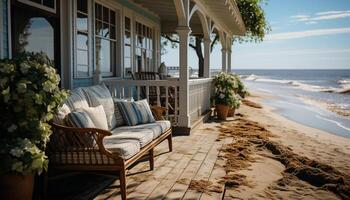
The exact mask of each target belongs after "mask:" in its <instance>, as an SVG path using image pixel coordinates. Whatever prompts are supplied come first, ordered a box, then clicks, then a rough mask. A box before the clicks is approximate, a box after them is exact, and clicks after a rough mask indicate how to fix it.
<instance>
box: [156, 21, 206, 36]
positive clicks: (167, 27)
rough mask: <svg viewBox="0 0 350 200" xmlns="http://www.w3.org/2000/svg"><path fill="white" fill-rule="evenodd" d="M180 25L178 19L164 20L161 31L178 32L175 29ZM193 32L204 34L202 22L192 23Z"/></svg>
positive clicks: (166, 32) (167, 32)
mask: <svg viewBox="0 0 350 200" xmlns="http://www.w3.org/2000/svg"><path fill="white" fill-rule="evenodd" d="M177 27H178V23H177V21H162V23H161V31H162V33H164V34H172V33H176V32H175V31H174V30H176V28H177ZM191 34H192V35H196V34H203V28H202V25H200V24H191Z"/></svg>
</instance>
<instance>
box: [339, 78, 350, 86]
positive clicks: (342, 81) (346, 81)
mask: <svg viewBox="0 0 350 200" xmlns="http://www.w3.org/2000/svg"><path fill="white" fill-rule="evenodd" d="M337 83H339V84H340V85H348V84H350V79H342V80H338V81H337Z"/></svg>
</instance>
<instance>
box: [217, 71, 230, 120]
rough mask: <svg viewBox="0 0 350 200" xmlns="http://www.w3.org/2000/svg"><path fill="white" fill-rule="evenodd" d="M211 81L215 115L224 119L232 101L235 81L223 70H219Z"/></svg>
mask: <svg viewBox="0 0 350 200" xmlns="http://www.w3.org/2000/svg"><path fill="white" fill-rule="evenodd" d="M213 83H214V87H215V92H214V101H215V107H216V112H217V116H218V118H219V119H221V120H226V118H227V114H228V110H229V108H230V107H232V106H233V103H234V98H235V94H234V87H235V83H234V81H233V79H232V76H230V75H229V74H227V73H223V72H220V73H219V74H217V75H216V76H215V77H214V79H213Z"/></svg>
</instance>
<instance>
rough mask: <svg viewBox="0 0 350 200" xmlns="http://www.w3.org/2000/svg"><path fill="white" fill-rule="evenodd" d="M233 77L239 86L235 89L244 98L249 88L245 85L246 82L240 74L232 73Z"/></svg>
mask: <svg viewBox="0 0 350 200" xmlns="http://www.w3.org/2000/svg"><path fill="white" fill-rule="evenodd" d="M230 75H231V76H232V77H233V79H234V80H235V82H236V85H237V88H236V89H235V92H236V93H237V94H238V95H239V96H240V97H242V98H245V96H247V95H248V91H247V88H246V87H245V86H244V83H243V82H242V80H241V78H240V77H239V75H238V74H234V73H232V74H230Z"/></svg>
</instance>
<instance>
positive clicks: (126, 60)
mask: <svg viewBox="0 0 350 200" xmlns="http://www.w3.org/2000/svg"><path fill="white" fill-rule="evenodd" d="M129 71H132V68H131V58H124V74H125V76H129V73H128V72H129Z"/></svg>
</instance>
